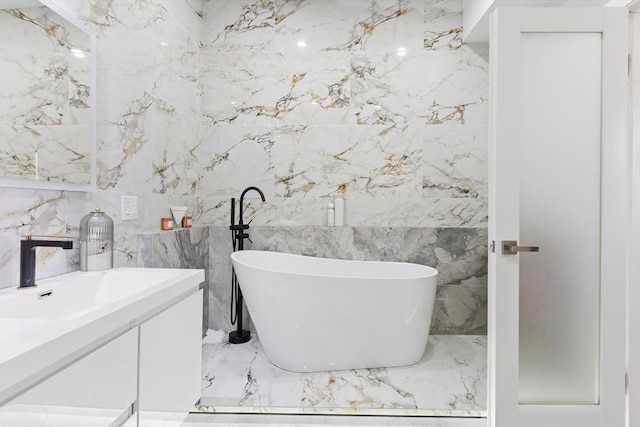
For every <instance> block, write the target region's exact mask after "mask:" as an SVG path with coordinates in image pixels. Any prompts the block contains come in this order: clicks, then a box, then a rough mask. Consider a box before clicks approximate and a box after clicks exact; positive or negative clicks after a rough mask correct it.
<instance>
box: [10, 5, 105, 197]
mask: <svg viewBox="0 0 640 427" xmlns="http://www.w3.org/2000/svg"><path fill="white" fill-rule="evenodd" d="M95 89H96V86H95V37H94V36H93V34H91V33H90V32H88V30H87V29H86V28H85V27H84V26H83V25H82V24H81V23H79V22H77V21H76V19H75V18H73V17H70V16H68V13H67V12H66V11H64V10H63V9H61V8H60V6H58V5H57V4H55V3H53V2H51V1H50V0H41V1H38V0H0V186H3V187H24V188H41V189H66V190H84V191H90V190H92V189H94V188H95V146H96V144H95V123H96V121H95V109H96V108H95V107H96V103H95Z"/></svg>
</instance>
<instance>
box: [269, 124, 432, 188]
mask: <svg viewBox="0 0 640 427" xmlns="http://www.w3.org/2000/svg"><path fill="white" fill-rule="evenodd" d="M420 138H421V136H420V133H419V132H418V129H415V128H396V127H392V126H366V127H356V128H354V127H348V126H323V125H320V126H315V125H312V126H289V127H281V128H279V129H278V131H277V143H276V146H275V148H274V164H275V174H276V196H279V197H283V198H287V197H290V198H301V197H328V196H336V195H347V194H348V195H350V196H351V195H354V196H357V195H364V196H381V197H384V196H388V197H392V196H402V195H404V196H414V197H415V196H418V195H419V193H420V191H419V186H420V181H421V177H422V174H421V172H422V167H421V164H420V163H421V161H422V147H421V143H420Z"/></svg>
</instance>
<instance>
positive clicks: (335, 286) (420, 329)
mask: <svg viewBox="0 0 640 427" xmlns="http://www.w3.org/2000/svg"><path fill="white" fill-rule="evenodd" d="M231 259H232V262H233V266H234V268H235V271H236V275H237V276H238V281H239V282H240V288H241V289H242V293H243V295H244V298H245V302H246V304H247V309H248V310H249V313H250V314H251V318H252V320H253V323H254V325H255V328H256V331H257V333H258V336H259V338H260V342H261V344H262V346H263V347H264V350H265V352H266V354H267V356H268V357H269V359H270V360H271V362H272V363H273V364H274V365H276V366H278V367H280V368H282V369H286V370H288V371H294V372H313V371H332V370H341V369H359V368H378V367H393V366H406V365H411V364H414V363H417V362H418V361H420V359H421V358H422V356H423V354H424V350H425V347H426V345H427V339H428V337H429V327H430V323H431V313H432V311H433V303H434V298H435V292H436V276H437V274H438V272H437V270H435V269H434V268H431V267H427V266H423V265H419V264H410V263H400V262H373V261H346V260H336V259H327V258H315V257H308V256H301V255H291V254H286V253H280V252H266V251H239V252H234V253H233V254H232V255H231Z"/></svg>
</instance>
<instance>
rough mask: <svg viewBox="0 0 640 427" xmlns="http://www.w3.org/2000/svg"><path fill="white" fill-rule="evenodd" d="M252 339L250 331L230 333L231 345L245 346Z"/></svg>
mask: <svg viewBox="0 0 640 427" xmlns="http://www.w3.org/2000/svg"><path fill="white" fill-rule="evenodd" d="M250 339H251V332H249V331H245V330H242V331H240V332H238V331H232V332H230V333H229V342H230V343H231V344H244V343H246V342H249V340H250Z"/></svg>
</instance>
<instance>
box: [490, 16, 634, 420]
mask: <svg viewBox="0 0 640 427" xmlns="http://www.w3.org/2000/svg"><path fill="white" fill-rule="evenodd" d="M627 28H628V16H627V11H626V9H622V8H604V9H600V8H597V9H595V8H594V9H591V8H590V9H579V8H574V9H527V8H498V9H496V10H495V11H494V12H493V13H492V15H491V39H490V43H491V59H490V66H491V98H490V102H491V119H490V156H489V157H490V165H489V169H490V173H489V175H490V176H489V199H490V208H489V239H490V243H491V244H492V250H491V252H490V254H489V305H490V307H489V365H490V366H489V384H490V390H489V421H490V424H491V425H492V426H499V427H515V426H518V425H519V426H521V427H527V426H540V425H544V426H545V427H553V426H582V427H589V426H603V427H604V426H606V427H614V426H621V427H622V426H624V405H625V401H624V371H625V353H624V345H625V344H624V340H625V333H624V331H625V287H626V273H625V272H626V271H628V270H627V262H628V257H627V248H628V242H627V241H628V228H627V227H628V219H629V218H628V203H627V199H628V177H627V173H628V166H627V165H628V160H627V156H628V149H627V144H628V143H627V126H626V120H627V98H626V94H627V83H626V82H627V52H628V49H627V46H628V35H627V34H628V33H627Z"/></svg>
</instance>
